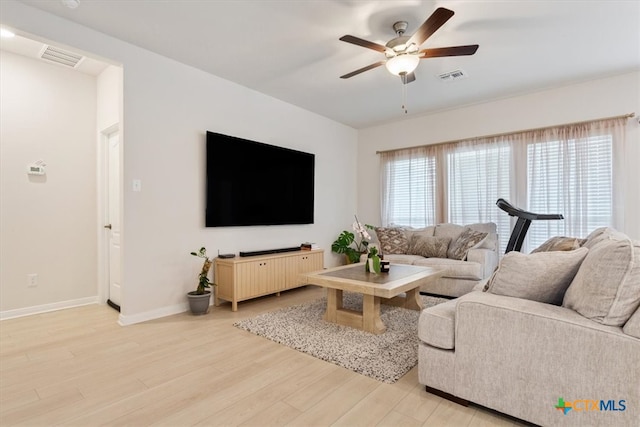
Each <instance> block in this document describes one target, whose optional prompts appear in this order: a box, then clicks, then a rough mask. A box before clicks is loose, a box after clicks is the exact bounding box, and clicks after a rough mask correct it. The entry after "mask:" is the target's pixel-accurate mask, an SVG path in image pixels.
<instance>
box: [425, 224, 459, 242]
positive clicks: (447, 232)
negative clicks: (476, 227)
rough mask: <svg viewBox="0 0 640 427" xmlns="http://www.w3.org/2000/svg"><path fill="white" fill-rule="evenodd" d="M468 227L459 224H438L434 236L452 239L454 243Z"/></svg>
mask: <svg viewBox="0 0 640 427" xmlns="http://www.w3.org/2000/svg"><path fill="white" fill-rule="evenodd" d="M465 228H466V227H464V226H462V225H458V224H450V223H444V224H438V225H436V229H435V230H434V232H433V235H434V236H436V237H447V238H449V239H451V241H452V242H455V240H456V239H457V238H458V236H459V235H461V234H462V232H463V231H464V230H465Z"/></svg>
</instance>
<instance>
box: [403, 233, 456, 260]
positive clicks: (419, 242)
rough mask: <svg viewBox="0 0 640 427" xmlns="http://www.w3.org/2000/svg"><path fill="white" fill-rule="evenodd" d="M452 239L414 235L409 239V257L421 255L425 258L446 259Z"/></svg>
mask: <svg viewBox="0 0 640 427" xmlns="http://www.w3.org/2000/svg"><path fill="white" fill-rule="evenodd" d="M450 242H451V239H449V238H448V237H435V236H434V237H427V236H421V235H420V234H414V235H413V236H411V238H410V239H409V248H408V249H407V254H408V255H420V256H423V257H425V258H446V257H447V249H448V248H449V243H450Z"/></svg>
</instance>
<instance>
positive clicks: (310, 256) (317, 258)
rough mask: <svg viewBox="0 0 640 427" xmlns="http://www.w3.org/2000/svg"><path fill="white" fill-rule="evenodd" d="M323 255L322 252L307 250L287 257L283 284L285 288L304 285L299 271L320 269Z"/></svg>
mask: <svg viewBox="0 0 640 427" xmlns="http://www.w3.org/2000/svg"><path fill="white" fill-rule="evenodd" d="M323 265H324V257H323V253H322V252H309V253H306V254H301V255H296V256H292V257H289V258H287V267H286V269H285V271H286V279H285V286H286V289H290V288H295V287H297V286H300V285H304V283H302V281H301V280H300V273H307V272H309V271H316V270H322V267H323Z"/></svg>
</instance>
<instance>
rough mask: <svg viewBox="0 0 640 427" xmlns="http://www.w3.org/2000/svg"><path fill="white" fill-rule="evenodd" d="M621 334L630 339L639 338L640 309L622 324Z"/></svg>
mask: <svg viewBox="0 0 640 427" xmlns="http://www.w3.org/2000/svg"><path fill="white" fill-rule="evenodd" d="M622 332H624V333H625V334H627V335H631V336H632V337H636V338H640V307H638V309H637V310H636V311H635V312H634V313H633V315H632V316H631V317H630V318H629V320H627V323H625V324H624V328H622Z"/></svg>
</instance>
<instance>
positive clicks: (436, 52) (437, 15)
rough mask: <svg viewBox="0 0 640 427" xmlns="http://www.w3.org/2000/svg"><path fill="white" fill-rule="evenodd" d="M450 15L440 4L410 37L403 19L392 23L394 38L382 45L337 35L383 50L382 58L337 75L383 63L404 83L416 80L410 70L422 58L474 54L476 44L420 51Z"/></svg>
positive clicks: (450, 11)
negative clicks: (406, 33) (383, 58)
mask: <svg viewBox="0 0 640 427" xmlns="http://www.w3.org/2000/svg"><path fill="white" fill-rule="evenodd" d="M453 14H454V12H453V11H452V10H449V9H445V8H443V7H439V8H438V9H436V11H435V12H433V13H432V14H431V16H430V17H429V18H427V20H426V21H424V23H423V24H422V25H421V26H420V28H418V31H416V32H415V33H414V34H413V35H412V36H411V37H408V36H405V35H404V33H405V31H406V30H407V23H406V22H405V21H398V22H396V23H395V24H393V30H394V31H395V32H396V37H395V38H393V39H391V40H389V42H387V44H386V45H384V46H383V45H381V44H378V43H374V42H370V41H368V40H363V39H361V38H358V37H355V36H350V35H346V36H342V37H340V40H341V41H343V42H347V43H352V44H355V45H358V46H362V47H366V48H368V49H373V50H375V51H377V52H381V53H384V54H385V56H386V59H385V60H382V61H378V62H374V63H373V64H370V65H367V66H366V67H362V68H360V69H358V70H355V71H352V72H350V73H348V74H345V75H344V76H340V78H341V79H348V78H350V77H353V76H356V75H358V74H360V73H363V72H365V71H369V70H372V69H374V68H376V67H379V66H381V65H383V64H384V65H385V66H386V67H387V70H389V72H390V73H391V74H395V75H397V76H400V78H401V79H402V83H404V84H407V83H411V82H412V81H414V80H415V79H416V76H415V74H414V73H413V71H414V70H415V69H416V67H417V66H418V63H419V62H420V60H421V59H425V58H437V57H442V56H463V55H473V54H474V53H476V51H477V50H478V45H477V44H472V45H465V46H451V47H440V48H435V49H422V50H420V46H421V45H422V44H423V43H424V42H425V41H426V40H427V39H428V38H429V37H431V36H432V35H433V33H435V32H436V31H437V30H438V28H440V27H442V26H443V25H444V23H445V22H447V21H448V20H449V19H450V18H451V17H452V16H453Z"/></svg>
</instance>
